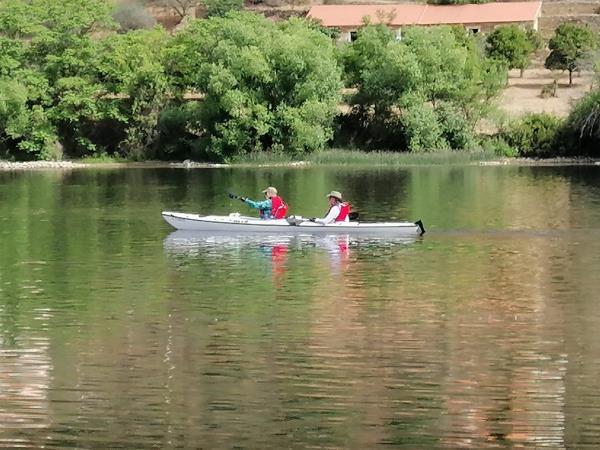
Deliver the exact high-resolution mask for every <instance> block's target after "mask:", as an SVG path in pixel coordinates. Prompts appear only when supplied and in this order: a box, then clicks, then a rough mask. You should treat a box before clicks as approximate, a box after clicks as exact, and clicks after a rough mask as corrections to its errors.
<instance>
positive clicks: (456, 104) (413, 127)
mask: <svg viewBox="0 0 600 450" xmlns="http://www.w3.org/2000/svg"><path fill="white" fill-rule="evenodd" d="M343 61H344V64H345V71H346V76H347V83H348V85H349V87H352V88H355V89H356V93H355V94H354V95H353V96H352V97H351V98H350V100H349V102H350V105H351V107H352V110H351V112H350V113H349V114H348V115H347V116H346V117H344V118H343V119H342V121H341V122H342V125H341V126H342V129H343V130H344V129H345V130H346V132H345V133H344V134H345V135H346V137H347V138H348V139H351V140H353V141H354V142H359V143H361V144H363V145H365V144H366V145H368V146H371V147H374V148H393V149H409V150H411V151H431V150H442V149H448V148H452V149H469V148H472V146H473V143H474V134H473V131H472V130H473V128H474V126H475V124H476V123H477V122H478V121H479V120H480V119H481V118H482V117H483V116H485V114H486V112H487V109H488V107H489V103H490V102H489V101H490V99H491V98H493V97H494V96H495V95H496V94H497V93H498V92H499V90H500V89H501V87H502V86H503V84H504V80H505V77H506V66H505V65H504V64H503V63H501V62H497V61H494V60H491V59H488V58H486V57H485V55H484V54H483V52H482V51H481V49H480V46H479V45H477V42H476V38H475V37H473V36H470V35H468V34H466V33H465V31H464V29H457V28H450V27H431V28H416V27H415V28H412V29H408V30H406V31H404V32H403V36H402V40H401V41H398V40H397V39H396V38H395V35H394V34H393V33H392V32H391V31H390V30H388V29H387V28H386V27H384V26H381V25H376V26H367V27H364V28H363V29H362V30H361V31H360V32H359V34H358V38H357V40H356V41H355V42H354V43H353V44H352V45H351V46H349V47H347V48H346V49H345V51H344V54H343Z"/></svg>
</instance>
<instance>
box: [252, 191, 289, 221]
mask: <svg viewBox="0 0 600 450" xmlns="http://www.w3.org/2000/svg"><path fill="white" fill-rule="evenodd" d="M262 192H263V194H265V197H266V198H265V200H262V201H254V200H250V199H249V198H247V197H240V200H241V201H242V202H244V203H245V204H246V205H248V206H249V207H250V208H254V209H258V214H259V215H260V218H261V219H283V218H285V213H286V212H287V210H288V206H287V205H286V204H285V202H284V201H283V199H282V198H281V197H280V196H279V195H277V189H276V188H274V187H273V186H269V187H268V188H266V189H264V190H263V191H262Z"/></svg>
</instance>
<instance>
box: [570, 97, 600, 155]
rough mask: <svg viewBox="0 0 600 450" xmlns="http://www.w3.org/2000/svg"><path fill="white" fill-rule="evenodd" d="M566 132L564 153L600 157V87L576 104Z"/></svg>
mask: <svg viewBox="0 0 600 450" xmlns="http://www.w3.org/2000/svg"><path fill="white" fill-rule="evenodd" d="M564 134H565V140H566V142H565V143H564V148H563V151H564V153H566V154H570V155H586V156H592V157H595V158H598V157H600V89H596V90H595V91H593V92H590V93H589V94H587V95H586V96H585V97H584V98H582V99H581V100H580V101H579V102H577V103H576V104H575V106H574V107H573V110H572V111H571V114H570V115H569V117H568V119H567V122H566V126H565V131H564Z"/></svg>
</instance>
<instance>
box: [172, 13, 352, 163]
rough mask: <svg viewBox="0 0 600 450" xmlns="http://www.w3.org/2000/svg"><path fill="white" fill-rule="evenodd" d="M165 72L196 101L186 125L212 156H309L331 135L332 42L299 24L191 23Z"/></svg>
mask: <svg viewBox="0 0 600 450" xmlns="http://www.w3.org/2000/svg"><path fill="white" fill-rule="evenodd" d="M168 67H169V70H170V74H171V76H172V77H173V79H174V80H176V82H177V84H179V88H180V91H181V92H185V91H188V90H191V91H195V92H198V93H201V94H202V96H203V99H202V101H201V102H200V103H199V105H198V110H197V116H196V117H194V118H193V124H192V126H193V127H194V128H196V129H197V130H198V134H199V136H200V139H201V142H202V148H203V149H204V150H205V151H206V153H207V155H209V156H211V157H214V158H223V157H228V156H231V155H233V154H234V153H236V152H251V151H258V150H260V149H264V148H267V149H270V150H272V151H288V152H292V153H303V152H311V151H314V150H317V149H320V148H323V146H324V145H325V143H326V142H327V140H328V139H329V138H330V137H331V135H332V128H331V126H332V120H333V117H334V116H335V113H336V108H337V105H338V103H339V100H340V88H341V71H340V68H339V67H338V65H337V61H336V57H335V53H334V47H333V45H332V43H331V40H330V39H329V38H327V36H325V35H324V34H322V33H320V32H319V31H316V30H313V29H312V28H310V27H309V26H307V25H306V24H305V23H304V22H303V21H301V20H298V19H292V20H289V21H287V22H283V23H273V22H271V21H268V20H266V19H264V18H263V17H260V16H257V15H254V14H249V13H236V14H230V15H228V16H227V17H225V18H220V17H216V18H211V19H208V20H204V21H198V22H194V23H193V24H191V25H190V26H189V27H188V28H187V29H186V30H185V31H184V32H182V33H180V34H179V35H177V36H176V38H175V39H174V40H173V43H172V45H171V49H170V56H169V61H168Z"/></svg>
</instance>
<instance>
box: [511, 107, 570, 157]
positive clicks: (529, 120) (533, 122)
mask: <svg viewBox="0 0 600 450" xmlns="http://www.w3.org/2000/svg"><path fill="white" fill-rule="evenodd" d="M561 127H562V121H561V120H560V119H559V118H557V117H555V116H553V115H552V114H547V113H536V114H527V115H525V116H524V117H522V118H520V119H518V120H516V121H514V122H512V123H511V124H510V125H509V126H508V128H507V129H506V130H504V131H503V132H502V133H501V136H502V138H503V139H504V141H505V142H506V143H507V144H508V145H510V146H511V147H512V148H514V149H515V150H516V152H517V155H519V156H525V157H548V156H552V155H553V154H554V153H555V150H556V148H557V145H558V138H559V134H560V131H561Z"/></svg>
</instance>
